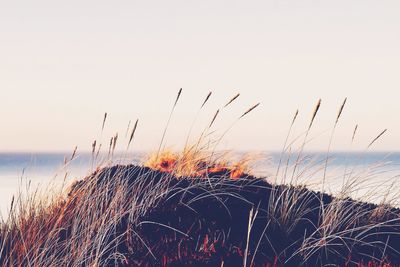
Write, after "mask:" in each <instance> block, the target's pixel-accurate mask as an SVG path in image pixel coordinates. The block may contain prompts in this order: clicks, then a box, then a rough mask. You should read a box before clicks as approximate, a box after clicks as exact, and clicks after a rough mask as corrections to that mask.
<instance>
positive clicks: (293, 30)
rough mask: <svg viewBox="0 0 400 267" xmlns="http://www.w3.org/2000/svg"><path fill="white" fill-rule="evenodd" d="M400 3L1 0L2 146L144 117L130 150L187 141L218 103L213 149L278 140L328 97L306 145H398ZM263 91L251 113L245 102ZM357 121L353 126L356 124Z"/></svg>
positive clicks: (83, 135)
mask: <svg viewBox="0 0 400 267" xmlns="http://www.w3.org/2000/svg"><path fill="white" fill-rule="evenodd" d="M399 13H400V2H399V1H397V0H394V1H388V0H381V1H370V0H362V1H361V0H352V1H348V0H336V1H317V0H312V1H311V0H309V1H302V0H300V1H287V0H274V1H268V0H263V1H235V0H230V1H217V0H213V1H209V0H203V1H188V0H185V1H183V0H182V1H175V0H172V1H134V0H130V1H127V0H114V1H103V0H96V1H91V0H79V1H74V0H71V1H54V0H37V1H1V2H0V101H1V103H0V123H1V128H0V151H1V152H7V151H8V152H10V151H27V152H32V151H72V150H73V149H74V147H75V146H78V149H79V150H82V151H87V150H90V149H91V143H92V142H93V140H94V139H96V140H98V142H102V143H108V140H109V138H110V137H111V136H112V135H114V134H115V133H116V132H118V133H119V136H120V140H121V143H120V148H124V147H125V146H126V139H125V140H124V137H125V134H126V129H127V126H128V122H129V121H130V120H132V121H134V120H136V119H137V118H138V119H139V125H138V129H137V133H136V136H135V140H134V142H133V144H132V146H131V149H132V150H154V149H157V147H158V145H159V143H160V139H161V136H162V133H163V130H164V128H165V125H166V122H167V120H168V116H169V112H170V110H171V107H172V104H173V102H174V100H175V97H176V93H177V91H178V90H179V88H183V92H182V95H181V98H180V100H179V102H178V105H177V107H176V109H175V112H174V114H173V116H172V119H171V123H170V125H169V129H168V131H167V134H166V138H165V142H166V145H167V146H168V147H171V148H179V147H181V146H182V145H183V143H184V140H185V139H186V136H187V135H188V132H189V128H190V125H192V124H193V121H194V120H195V118H196V114H197V113H198V110H199V106H200V105H201V103H202V101H203V100H204V98H205V96H206V95H207V94H208V92H209V91H212V92H213V94H212V96H211V98H210V100H209V102H208V103H207V105H206V106H205V107H204V109H203V110H202V111H201V112H200V113H199V115H198V117H197V119H196V121H195V123H194V127H193V130H192V132H191V135H190V136H191V139H190V140H191V141H193V140H195V139H196V138H197V136H198V135H199V134H200V133H201V131H202V130H203V129H204V128H205V127H206V125H207V124H208V123H209V122H210V120H211V119H212V117H213V114H214V113H215V112H216V110H217V109H219V108H221V107H223V106H224V104H226V102H227V101H228V100H229V99H230V98H231V97H232V96H234V95H235V94H237V93H240V94H241V95H240V97H239V98H238V99H237V100H236V101H235V102H233V103H232V104H231V105H229V106H228V107H227V108H225V109H222V111H221V113H220V115H219V117H218V118H217V120H216V123H215V125H214V126H213V128H212V132H213V135H212V136H211V138H214V139H215V138H217V139H218V136H220V135H221V134H223V133H224V132H225V131H226V129H228V128H230V127H231V126H232V125H233V126H232V129H230V130H229V131H228V132H227V133H226V134H225V135H224V138H223V139H222V141H221V142H220V144H219V146H218V148H219V149H236V150H280V149H281V148H282V146H283V142H284V140H285V137H286V134H287V132H288V128H289V125H290V122H291V120H292V117H293V114H294V113H295V111H296V110H297V109H298V110H299V117H298V120H297V121H296V123H295V125H294V128H293V134H292V137H291V138H292V139H293V138H295V137H296V136H298V135H299V134H301V133H303V132H304V130H305V129H306V128H307V126H308V123H309V120H310V118H311V114H312V111H313V108H314V106H315V104H316V102H317V101H318V99H320V98H321V99H322V105H321V108H320V111H319V113H318V115H317V117H316V120H315V123H314V125H313V128H312V130H311V132H310V134H309V137H310V140H309V141H310V142H309V143H307V149H310V150H326V149H327V147H328V145H329V139H330V135H331V132H332V127H333V124H334V121H335V118H336V114H337V112H338V109H339V107H340V105H341V103H342V101H343V99H344V98H345V97H347V98H348V101H347V104H346V107H345V109H344V112H343V116H342V117H341V119H340V121H339V124H338V126H337V128H336V130H335V133H334V135H333V136H334V137H333V139H332V149H333V150H364V149H365V148H366V146H367V145H368V143H369V142H370V141H371V140H372V139H373V138H374V137H375V136H377V135H378V134H379V133H380V132H381V131H382V130H384V129H386V128H387V129H388V131H387V132H386V133H385V135H384V136H383V137H382V139H380V140H378V141H377V142H376V143H375V144H374V146H373V149H374V150H384V151H397V150H400V139H399V136H400V120H399V118H398V115H399V114H400V104H399V101H400V75H399V71H400V66H399V64H400V16H399V15H398V14H399ZM259 102H260V103H261V104H260V106H259V107H257V109H255V110H254V111H253V112H251V113H249V114H248V115H247V116H245V117H244V118H242V119H240V120H237V118H238V117H239V116H240V115H241V114H242V113H243V112H244V111H246V110H247V109H248V108H249V107H251V106H252V105H254V104H256V103H259ZM104 112H107V113H108V118H107V122H106V127H105V129H104V131H103V132H102V131H101V123H102V119H103V114H104ZM357 124H358V132H357V135H356V139H355V141H354V143H353V144H351V136H352V133H353V129H354V127H355V125H357Z"/></svg>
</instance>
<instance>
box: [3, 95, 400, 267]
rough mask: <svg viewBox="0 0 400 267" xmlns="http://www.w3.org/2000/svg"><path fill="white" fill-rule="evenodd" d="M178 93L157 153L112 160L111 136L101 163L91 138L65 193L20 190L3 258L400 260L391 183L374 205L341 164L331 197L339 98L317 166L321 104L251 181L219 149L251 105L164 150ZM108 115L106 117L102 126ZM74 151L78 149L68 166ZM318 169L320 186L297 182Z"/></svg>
mask: <svg viewBox="0 0 400 267" xmlns="http://www.w3.org/2000/svg"><path fill="white" fill-rule="evenodd" d="M181 94H182V90H179V92H178V95H177V97H176V98H175V101H174V104H173V107H172V109H171V112H170V115H169V118H168V121H167V124H166V127H165V129H164V131H163V134H162V137H161V141H160V144H159V149H158V150H157V151H156V152H155V153H154V154H152V155H150V156H149V158H148V159H147V160H146V162H145V163H144V164H143V166H134V165H112V164H110V163H109V162H110V159H112V158H113V157H114V151H115V150H116V147H117V143H118V140H119V138H118V134H116V135H115V136H113V137H112V138H111V139H110V143H109V146H108V153H106V154H105V155H106V156H105V158H104V159H103V160H100V159H99V157H100V155H101V153H100V150H101V147H102V144H101V143H98V142H96V141H94V142H93V145H92V158H93V161H92V165H93V167H92V169H95V171H94V172H93V173H92V174H90V175H88V176H87V177H85V178H83V179H82V180H79V181H77V182H75V183H74V184H72V185H70V186H68V187H65V188H63V190H62V192H61V193H60V192H58V193H54V194H49V193H48V192H46V190H45V191H44V192H42V193H40V191H36V192H35V193H33V194H28V195H26V197H24V196H23V194H22V193H21V194H19V195H17V196H16V197H15V198H14V199H13V201H12V204H11V208H10V212H9V214H8V216H7V217H6V218H3V221H2V222H1V223H0V265H2V266H114V265H115V266H179V265H180V264H181V265H182V264H186V265H194V264H197V266H198V265H202V266H244V267H247V266H299V265H304V266H325V265H331V266H332V265H333V266H357V265H358V266H397V265H398V264H400V237H399V233H400V232H399V230H400V217H399V215H400V211H399V210H398V209H396V208H395V207H393V206H392V205H391V203H390V199H389V197H387V196H388V195H389V193H390V192H389V191H387V192H383V193H382V192H381V194H386V197H384V196H382V199H383V201H382V202H381V203H380V204H371V203H367V202H360V201H356V200H353V199H351V198H350V197H351V192H352V191H353V190H357V188H360V187H362V186H363V185H364V181H365V179H363V176H357V175H355V174H354V173H352V172H350V173H348V172H347V171H345V175H344V176H343V183H342V189H341V190H340V193H339V194H337V195H335V196H331V195H328V194H326V192H325V191H326V174H327V172H329V169H328V166H329V165H328V164H329V153H330V146H331V141H332V139H333V137H334V131H335V129H336V127H337V126H338V123H339V118H340V117H341V115H342V113H343V110H344V107H345V103H346V99H345V100H344V102H343V103H342V105H341V106H340V108H339V112H338V115H337V117H336V118H335V120H334V124H333V129H332V134H331V139H330V143H329V147H328V151H327V155H326V158H325V159H324V160H323V161H322V162H317V163H316V164H315V165H313V163H312V162H311V163H310V161H308V160H307V158H306V156H305V154H304V148H305V146H306V144H307V142H308V141H309V133H310V130H311V128H312V126H313V124H314V122H315V120H316V117H317V114H318V111H319V108H320V106H321V100H319V101H318V102H317V104H316V106H315V108H314V109H313V111H312V114H311V120H310V123H309V125H308V127H307V128H306V130H305V132H304V134H303V135H302V136H300V137H295V138H293V137H292V136H291V134H292V133H291V130H292V127H293V125H294V124H295V123H296V119H297V117H298V111H296V113H295V115H294V117H293V120H292V122H291V124H290V128H289V131H288V134H287V137H286V139H285V141H284V145H283V149H282V153H281V159H280V160H279V164H278V167H277V170H276V172H273V173H274V175H272V176H271V177H260V178H256V177H254V176H253V175H251V170H252V169H251V167H249V165H248V162H249V159H248V158H243V159H242V160H239V161H233V160H231V159H229V157H228V155H227V154H226V153H220V152H218V150H217V146H218V144H219V142H220V141H221V139H222V138H223V137H224V135H225V134H226V133H227V131H229V130H230V129H231V128H232V127H233V126H234V125H235V124H236V122H237V121H238V120H240V119H242V118H243V117H245V116H247V115H248V114H249V113H250V112H252V111H253V110H254V109H255V108H256V107H258V105H259V104H256V105H253V106H251V107H250V108H249V109H248V110H246V111H245V112H244V113H242V115H241V116H239V117H238V119H237V120H236V121H234V122H233V123H232V125H231V126H230V127H228V129H227V131H225V132H224V133H223V134H222V135H221V136H220V137H219V138H216V139H214V140H213V139H211V138H210V135H209V133H210V131H211V128H212V126H213V124H214V123H215V121H216V119H217V116H218V114H219V113H220V112H221V111H223V110H224V108H226V107H227V106H228V105H231V104H232V103H233V102H234V101H236V99H237V98H238V97H239V94H237V95H235V96H234V97H233V98H231V99H230V100H229V101H228V102H227V103H226V104H225V105H224V106H222V107H221V108H220V109H218V110H217V111H216V113H215V115H214V116H213V117H212V119H211V122H210V123H209V124H208V125H207V126H206V127H205V129H204V130H203V131H202V133H201V135H200V137H199V138H198V139H197V141H196V142H194V143H193V144H190V143H189V141H188V140H189V136H190V134H191V131H192V127H193V126H194V125H195V123H196V119H197V118H195V119H194V121H193V123H192V125H191V127H190V129H189V133H188V137H187V139H186V142H185V147H184V148H183V149H182V151H179V152H176V151H168V150H166V149H165V148H164V145H165V144H164V141H165V135H166V133H167V131H168V127H169V123H170V120H171V117H172V116H173V113H174V110H175V107H176V105H177V104H178V102H179V99H180V96H181ZM210 96H211V92H210V93H209V94H208V95H207V96H206V98H205V100H203V101H202V102H201V105H200V108H199V112H200V111H201V110H202V109H203V108H204V106H205V105H206V103H207V102H208V101H209V99H210ZM106 119H107V113H105V115H104V118H103V121H102V126H101V131H103V130H104V127H105V126H106ZM137 127H138V120H136V122H135V124H134V126H133V128H132V130H131V131H130V134H128V132H129V128H130V124H129V125H128V129H127V133H126V134H125V136H126V138H128V137H129V138H128V140H127V144H126V151H128V149H129V147H130V145H131V143H132V142H133V141H134V135H135V132H136V130H137ZM355 129H357V127H356V128H355ZM385 131H386V130H384V131H382V132H381V133H380V134H379V135H378V136H377V137H376V138H374V139H373V140H372V141H371V143H370V144H368V146H367V149H368V148H369V147H370V146H371V145H372V144H373V143H374V142H376V141H377V140H378V139H379V138H380V137H381V136H382V135H383V134H384V133H385ZM355 132H356V130H355V131H354V133H353V136H352V140H353V139H354V135H355ZM299 138H300V139H302V143H301V144H300V146H299V148H298V149H295V148H294V147H293V144H294V140H298V139H299ZM293 139H294V140H293ZM76 155H77V149H76V148H75V149H74V152H73V153H72V156H71V158H70V159H68V161H67V162H66V164H68V162H69V161H72V160H74V158H75V157H76ZM96 165H97V167H96ZM320 170H322V171H323V172H322V173H323V175H322V177H321V179H320V184H319V185H318V186H319V188H320V190H319V192H315V191H312V190H310V189H308V188H306V187H305V186H304V185H303V184H302V183H301V181H302V179H303V178H306V177H307V176H308V175H312V173H313V172H316V173H318V171H320ZM310 173H311V174H310ZM364 177H365V175H364ZM278 181H280V183H279V182H278ZM318 186H317V187H318ZM392 189H393V188H392Z"/></svg>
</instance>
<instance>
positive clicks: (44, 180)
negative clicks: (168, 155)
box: [0, 151, 400, 219]
mask: <svg viewBox="0 0 400 267" xmlns="http://www.w3.org/2000/svg"><path fill="white" fill-rule="evenodd" d="M147 155H148V153H146V152H140V153H136V154H132V155H126V154H118V155H114V156H113V157H112V159H111V157H108V156H102V157H101V160H99V159H97V160H93V156H92V154H91V153H81V154H77V155H76V156H74V157H73V159H72V160H71V153H70V152H69V153H61V152H60V153H0V218H3V219H4V218H6V217H7V216H8V214H9V210H10V207H11V202H12V201H13V198H14V202H15V198H16V197H18V196H21V195H22V196H24V197H29V196H30V195H32V194H37V195H38V196H40V194H44V195H45V194H57V190H58V189H57V188H58V187H59V188H61V187H66V186H68V184H71V183H72V182H73V181H76V180H78V179H82V178H84V177H85V176H87V175H89V174H90V173H91V172H93V171H94V170H95V169H96V167H98V166H106V165H110V164H115V163H120V164H128V163H134V164H141V163H142V162H143V160H144V159H145V158H146V156H147ZM231 156H232V159H235V160H241V159H245V160H246V162H248V168H249V171H250V172H251V173H252V174H254V175H256V176H259V177H265V178H266V179H267V180H269V181H270V182H275V183H291V184H295V185H301V186H303V185H304V186H307V187H308V188H310V189H312V190H315V191H321V190H323V191H325V192H328V193H331V194H334V195H335V194H344V193H345V194H349V195H350V196H351V197H353V198H356V199H360V200H363V201H370V202H375V203H380V202H382V201H385V202H390V204H392V205H394V206H400V202H399V199H400V198H399V196H400V179H399V178H400V152H390V153H389V152H331V153H329V154H328V153H326V152H302V153H292V154H288V153H281V152H268V151H262V152H251V151H241V152H238V153H234V154H233V155H231Z"/></svg>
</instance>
